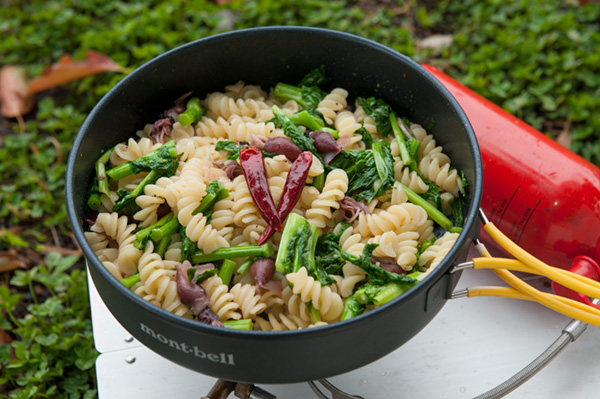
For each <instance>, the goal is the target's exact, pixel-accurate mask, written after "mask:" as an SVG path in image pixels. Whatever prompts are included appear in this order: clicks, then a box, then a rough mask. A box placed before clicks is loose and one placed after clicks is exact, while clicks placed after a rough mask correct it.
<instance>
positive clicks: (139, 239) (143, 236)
mask: <svg viewBox="0 0 600 399" xmlns="http://www.w3.org/2000/svg"><path fill="white" fill-rule="evenodd" d="M172 220H175V221H176V222H177V218H176V217H175V215H173V213H168V214H167V215H165V216H163V217H162V218H160V219H159V220H158V221H157V222H156V223H154V224H152V225H150V226H148V227H146V228H144V229H142V230H140V231H138V232H137V233H135V239H134V240H133V246H134V247H136V248H137V249H141V250H144V248H145V247H146V243H147V242H148V240H150V238H151V235H152V232H153V231H154V230H157V229H160V228H161V227H162V226H163V225H165V224H167V223H168V222H171V221H172ZM169 235H170V234H169ZM155 236H156V235H155ZM164 236H166V234H165V235H164ZM164 236H161V237H159V236H156V237H157V238H156V239H154V241H159V240H160V239H161V238H162V237H164Z"/></svg>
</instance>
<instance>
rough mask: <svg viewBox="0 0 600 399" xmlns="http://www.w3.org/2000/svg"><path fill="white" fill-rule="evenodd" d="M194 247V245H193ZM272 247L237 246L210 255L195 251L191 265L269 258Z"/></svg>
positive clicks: (265, 245) (217, 250)
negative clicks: (226, 260) (248, 258)
mask: <svg viewBox="0 0 600 399" xmlns="http://www.w3.org/2000/svg"><path fill="white" fill-rule="evenodd" d="M194 245H195V244H194ZM273 252H274V250H273V245H271V244H270V243H265V244H262V245H239V246H236V247H227V248H219V249H216V250H214V251H212V252H210V253H204V252H202V251H199V250H198V251H196V252H195V253H194V254H193V255H192V256H191V262H192V263H193V264H199V263H207V262H214V261H217V260H223V259H237V258H246V257H259V258H270V257H271V256H272V255H273Z"/></svg>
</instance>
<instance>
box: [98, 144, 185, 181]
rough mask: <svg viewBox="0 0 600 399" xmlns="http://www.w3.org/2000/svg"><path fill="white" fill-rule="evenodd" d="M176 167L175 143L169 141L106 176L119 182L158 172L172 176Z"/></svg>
mask: <svg viewBox="0 0 600 399" xmlns="http://www.w3.org/2000/svg"><path fill="white" fill-rule="evenodd" d="M178 166H179V159H178V157H177V148H176V147H175V141H173V140H171V141H169V142H167V143H165V144H163V145H162V146H160V147H159V148H157V149H156V150H154V151H152V152H150V153H149V154H147V155H145V156H143V157H141V158H138V159H135V160H133V161H129V162H126V163H124V164H123V165H119V166H117V167H114V168H112V169H110V170H108V171H107V172H106V175H107V176H108V177H110V178H111V179H113V180H121V179H122V178H124V177H127V176H129V175H133V174H136V173H141V172H151V171H160V172H162V173H161V175H165V174H167V175H170V176H172V175H173V174H175V171H176V170H177V167H178Z"/></svg>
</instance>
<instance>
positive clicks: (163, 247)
mask: <svg viewBox="0 0 600 399" xmlns="http://www.w3.org/2000/svg"><path fill="white" fill-rule="evenodd" d="M171 241H173V239H172V238H171V236H168V237H163V238H162V239H161V240H160V241H159V242H158V244H156V248H155V249H154V252H156V253H157V254H158V255H159V256H160V257H161V258H164V257H165V253H166V252H167V249H169V245H171Z"/></svg>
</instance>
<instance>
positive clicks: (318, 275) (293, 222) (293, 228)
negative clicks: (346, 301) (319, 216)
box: [275, 213, 335, 285]
mask: <svg viewBox="0 0 600 399" xmlns="http://www.w3.org/2000/svg"><path fill="white" fill-rule="evenodd" d="M318 238H319V229H318V228H317V227H316V226H313V225H311V224H310V223H309V222H308V220H306V219H305V218H303V217H302V216H300V215H297V214H295V213H290V214H289V215H288V217H287V221H286V223H285V228H284V229H283V233H282V235H281V241H280V243H279V250H278V251H277V258H276V259H275V269H276V270H277V271H278V272H279V273H282V274H287V273H295V272H297V271H298V270H300V268H301V267H302V266H304V267H305V268H306V270H307V271H308V274H309V275H310V276H312V277H313V278H315V279H317V280H319V281H320V282H321V285H329V284H332V283H334V282H335V280H333V278H331V277H330V276H329V275H328V274H327V273H326V272H325V271H324V270H323V269H322V268H320V267H317V264H316V262H315V250H316V247H317V241H318Z"/></svg>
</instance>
